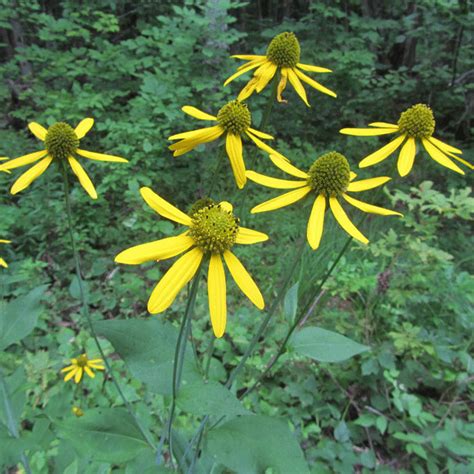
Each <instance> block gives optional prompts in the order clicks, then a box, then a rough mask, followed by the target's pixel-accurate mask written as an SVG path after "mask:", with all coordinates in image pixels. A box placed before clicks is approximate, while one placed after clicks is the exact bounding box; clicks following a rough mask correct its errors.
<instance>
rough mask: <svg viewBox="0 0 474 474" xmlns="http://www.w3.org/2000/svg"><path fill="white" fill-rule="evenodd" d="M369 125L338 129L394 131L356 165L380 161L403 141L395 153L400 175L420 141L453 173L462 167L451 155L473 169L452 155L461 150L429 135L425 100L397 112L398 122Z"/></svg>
mask: <svg viewBox="0 0 474 474" xmlns="http://www.w3.org/2000/svg"><path fill="white" fill-rule="evenodd" d="M369 127H373V128H343V129H341V130H340V133H344V134H346V135H357V136H361V137H372V136H377V135H389V134H392V133H396V134H397V135H398V137H397V138H395V140H392V141H391V142H390V143H388V144H387V145H385V146H383V147H382V148H380V150H377V151H376V152H374V153H371V154H370V155H368V156H366V157H365V158H364V159H363V160H362V161H361V162H360V163H359V167H360V168H365V167H367V166H372V165H375V164H377V163H380V162H381V161H383V160H385V159H386V158H387V157H388V156H390V155H391V154H392V153H393V152H394V151H395V150H397V149H398V148H399V147H401V146H402V144H403V146H402V149H401V150H400V154H399V155H398V161H397V168H398V173H399V174H400V176H406V175H407V174H408V173H409V172H410V171H411V169H412V167H413V163H414V162H415V155H416V152H417V149H416V148H417V141H418V143H419V142H421V143H422V144H423V146H424V148H425V150H426V151H427V152H428V154H429V155H430V156H431V158H433V160H434V161H436V162H437V163H439V164H440V165H442V166H445V167H446V168H449V169H451V170H453V171H456V172H457V173H460V174H465V173H464V171H463V170H462V169H461V168H460V167H459V166H458V165H457V164H456V163H454V161H453V160H451V158H454V159H455V160H457V161H459V162H461V163H462V164H464V165H466V166H468V167H469V168H471V169H474V166H473V165H472V164H471V163H469V162H467V161H466V160H463V159H462V158H459V156H456V155H457V154H459V155H462V151H461V150H459V149H458V148H454V147H453V146H451V145H448V144H447V143H444V142H442V141H441V140H438V139H437V138H435V137H433V133H434V131H435V119H434V116H433V112H432V110H431V109H430V107H428V106H427V105H425V104H416V105H413V106H412V107H409V108H408V109H406V110H405V112H402V114H401V115H400V118H399V119H398V124H394V123H387V122H373V123H369ZM449 157H451V158H449Z"/></svg>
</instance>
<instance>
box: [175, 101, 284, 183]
mask: <svg viewBox="0 0 474 474" xmlns="http://www.w3.org/2000/svg"><path fill="white" fill-rule="evenodd" d="M182 111H183V112H184V113H186V114H188V115H191V117H194V118H197V119H199V120H212V121H215V122H217V124H216V125H214V126H212V127H206V128H200V129H198V130H193V131H191V132H184V133H178V134H176V135H172V136H171V137H169V140H180V141H179V142H176V143H173V144H172V145H171V146H170V147H169V148H170V150H173V152H174V153H173V156H180V155H184V154H185V153H187V152H188V151H191V150H192V149H193V148H196V147H197V146H198V145H200V144H201V143H207V142H212V141H214V140H217V139H218V138H219V137H220V136H221V135H224V134H225V136H226V138H225V147H226V151H227V156H228V157H229V160H230V165H231V167H232V171H233V173H234V177H235V181H236V183H237V186H238V187H239V188H240V189H242V188H243V187H244V186H245V183H246V182H247V179H246V177H245V163H244V158H243V151H242V139H247V138H250V140H252V141H253V142H254V143H255V145H257V146H258V147H259V148H260V149H262V150H264V151H266V152H267V153H274V154H278V152H277V151H275V150H273V148H270V147H269V146H268V145H267V144H265V143H264V142H262V140H260V138H263V139H266V140H272V139H273V137H272V136H271V135H268V133H263V132H260V131H258V130H255V129H254V128H251V127H250V125H251V124H252V115H251V113H250V110H249V109H248V107H247V105H246V104H243V103H242V102H240V101H238V100H232V101H230V102H228V103H227V104H226V105H224V106H223V107H222V108H221V109H220V110H219V112H218V113H217V116H214V115H211V114H208V113H206V112H202V111H201V110H199V109H197V108H196V107H191V106H189V105H185V106H184V107H183V108H182Z"/></svg>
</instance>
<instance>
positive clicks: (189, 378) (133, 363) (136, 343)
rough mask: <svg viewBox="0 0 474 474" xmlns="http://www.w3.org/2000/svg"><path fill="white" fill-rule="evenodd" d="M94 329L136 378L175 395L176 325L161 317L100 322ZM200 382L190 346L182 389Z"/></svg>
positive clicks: (153, 389) (157, 391)
mask: <svg viewBox="0 0 474 474" xmlns="http://www.w3.org/2000/svg"><path fill="white" fill-rule="evenodd" d="M94 326H95V328H96V330H97V332H98V333H99V334H101V335H102V336H104V337H106V338H107V339H108V340H109V341H110V342H111V343H112V345H113V346H114V348H115V350H116V351H117V352H118V353H119V355H120V357H121V358H122V359H123V360H124V361H125V362H126V364H127V366H128V367H129V369H130V372H131V373H132V375H133V376H134V377H136V378H137V379H139V380H141V381H142V382H143V383H145V384H147V386H148V387H149V389H150V390H152V391H154V392H156V393H161V394H164V395H169V394H171V392H172V390H171V383H172V379H173V359H174V352H175V346H176V341H177V339H178V331H177V329H176V328H175V327H174V326H172V325H171V324H169V323H167V322H163V321H160V320H159V319H157V318H151V319H149V320H147V321H137V320H132V319H129V320H126V321H99V322H96V323H94ZM200 380H201V376H200V375H199V373H198V370H197V368H196V365H195V363H194V360H193V353H192V351H191V348H190V347H189V344H188V346H187V348H186V355H185V361H184V365H183V375H182V382H181V386H182V387H185V386H186V384H187V383H193V382H198V381H200Z"/></svg>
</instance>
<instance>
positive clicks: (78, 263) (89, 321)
mask: <svg viewBox="0 0 474 474" xmlns="http://www.w3.org/2000/svg"><path fill="white" fill-rule="evenodd" d="M61 171H62V175H63V181H64V196H65V201H66V214H67V224H68V231H69V237H70V240H71V248H72V252H73V255H74V264H75V269H76V278H77V282H78V286H79V294H80V296H81V303H82V312H83V314H84V315H85V317H86V320H87V324H88V326H89V330H90V333H91V334H92V337H93V339H94V342H95V344H96V346H97V349H98V350H99V353H100V356H101V358H102V360H103V361H104V363H105V367H106V368H107V373H108V374H109V376H110V378H111V380H112V382H113V384H114V385H115V388H116V389H117V392H118V393H119V395H120V398H121V399H122V401H123V403H124V404H125V406H126V408H127V410H128V412H129V414H130V416H131V417H132V418H133V420H134V422H135V425H136V426H137V428H138V429H139V430H140V432H141V433H142V435H143V437H144V439H145V440H146V442H147V443H148V445H149V446H150V447H151V448H152V449H153V450H154V451H156V447H155V444H154V442H153V440H152V439H151V437H150V435H149V434H148V433H147V431H146V430H145V429H144V428H143V427H142V425H141V423H140V421H139V420H138V418H137V417H136V415H135V413H134V412H133V409H132V405H131V404H130V402H129V401H128V399H127V397H125V395H124V393H123V391H122V389H121V388H120V385H119V384H118V382H117V379H116V378H115V376H114V374H113V372H112V368H111V366H110V364H109V362H108V360H107V357H106V356H105V354H104V351H103V349H102V346H101V344H100V342H99V338H98V336H97V333H96V332H95V328H94V324H93V323H92V318H91V315H90V313H89V305H88V304H87V300H86V295H85V291H84V282H83V280H82V271H81V260H80V257H79V253H78V251H77V247H76V241H75V239H74V231H73V229H74V226H73V223H72V211H71V202H70V199H69V183H68V180H67V172H66V167H65V166H62V167H61Z"/></svg>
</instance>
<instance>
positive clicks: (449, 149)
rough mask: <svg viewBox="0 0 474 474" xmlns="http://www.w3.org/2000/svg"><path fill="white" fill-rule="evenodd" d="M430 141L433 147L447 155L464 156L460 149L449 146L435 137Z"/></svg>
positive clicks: (429, 139)
mask: <svg viewBox="0 0 474 474" xmlns="http://www.w3.org/2000/svg"><path fill="white" fill-rule="evenodd" d="M428 141H429V142H431V143H432V144H433V145H435V146H437V147H438V148H439V149H440V150H441V151H444V152H445V153H446V152H449V153H459V154H460V155H462V151H461V150H460V149H459V148H455V147H453V146H451V145H448V144H447V143H444V142H442V141H441V140H438V139H437V138H435V137H430V138H428Z"/></svg>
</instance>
